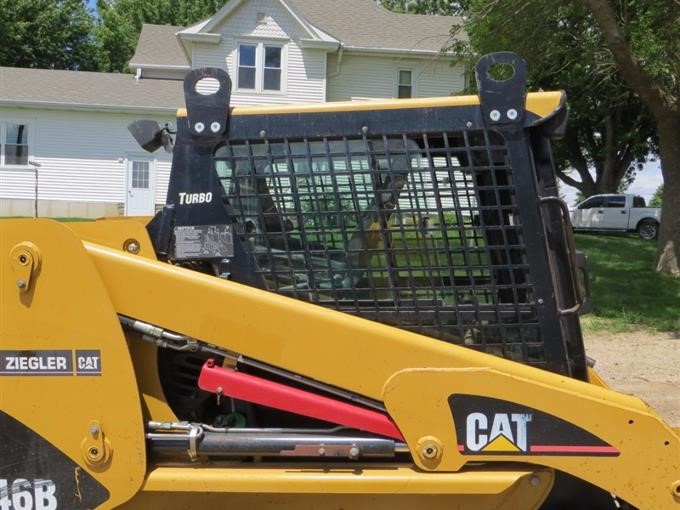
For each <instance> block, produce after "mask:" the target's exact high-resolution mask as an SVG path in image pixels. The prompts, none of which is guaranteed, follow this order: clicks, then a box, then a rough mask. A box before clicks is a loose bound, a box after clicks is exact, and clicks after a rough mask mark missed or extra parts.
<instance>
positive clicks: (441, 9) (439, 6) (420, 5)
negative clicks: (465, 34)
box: [380, 0, 461, 14]
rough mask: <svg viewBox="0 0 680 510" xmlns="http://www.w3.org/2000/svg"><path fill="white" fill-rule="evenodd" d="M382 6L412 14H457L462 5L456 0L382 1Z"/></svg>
mask: <svg viewBox="0 0 680 510" xmlns="http://www.w3.org/2000/svg"><path fill="white" fill-rule="evenodd" d="M380 5H382V6H383V7H385V8H386V9H389V10H391V11H394V12H406V13H410V14H457V13H458V12H459V11H460V9H461V3H460V2H457V1H455V0H381V2H380Z"/></svg>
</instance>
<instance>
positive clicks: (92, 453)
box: [87, 446, 99, 459]
mask: <svg viewBox="0 0 680 510" xmlns="http://www.w3.org/2000/svg"><path fill="white" fill-rule="evenodd" d="M87 454H88V455H89V456H90V458H93V459H94V458H97V456H98V455H99V448H97V447H96V446H92V447H91V448H90V449H89V450H87Z"/></svg>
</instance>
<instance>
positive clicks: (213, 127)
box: [210, 122, 222, 133]
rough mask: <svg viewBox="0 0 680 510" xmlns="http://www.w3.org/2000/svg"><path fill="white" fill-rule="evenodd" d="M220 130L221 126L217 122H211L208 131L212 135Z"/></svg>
mask: <svg viewBox="0 0 680 510" xmlns="http://www.w3.org/2000/svg"><path fill="white" fill-rule="evenodd" d="M221 128H222V124H220V123H219V122H213V123H212V124H210V131H212V132H213V133H217V132H218V131H219V130H220V129H221Z"/></svg>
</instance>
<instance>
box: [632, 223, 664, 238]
mask: <svg viewBox="0 0 680 510" xmlns="http://www.w3.org/2000/svg"><path fill="white" fill-rule="evenodd" d="M637 233H638V235H639V236H640V237H641V238H642V239H644V240H645V241H651V240H652V239H656V236H657V234H658V233H659V224H658V223H657V222H656V221H652V220H646V221H641V222H640V224H639V225H638V228H637Z"/></svg>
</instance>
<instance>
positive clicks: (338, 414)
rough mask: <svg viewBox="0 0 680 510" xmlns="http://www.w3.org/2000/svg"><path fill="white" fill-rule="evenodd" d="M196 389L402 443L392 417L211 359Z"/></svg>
mask: <svg viewBox="0 0 680 510" xmlns="http://www.w3.org/2000/svg"><path fill="white" fill-rule="evenodd" d="M198 387H199V388H201V389H202V390H205V391H210V392H212V393H216V392H217V389H218V388H221V392H222V395H224V396H227V397H232V398H236V399H239V400H245V401H247V402H253V403H254V404H260V405H263V406H267V407H273V408H274V409H280V410H282V411H288V412H290V413H295V414H301V415H303V416H309V417H310V418H316V419H318V420H323V421H327V422H330V423H337V424H339V425H344V426H346V427H351V428H355V429H359V430H364V431H366V432H372V433H374V434H379V435H381V436H386V437H391V438H394V439H398V440H399V441H403V440H404V436H402V435H401V432H399V429H398V428H397V426H396V424H395V423H394V422H393V421H392V418H390V417H389V416H387V415H386V414H383V413H380V412H377V411H372V410H370V409H365V408H363V407H359V406H356V405H353V404H349V403H347V402H340V401H338V400H334V399H332V398H328V397H324V396H322V395H317V394H316V393H311V392H309V391H305V390H300V389H297V388H291V387H290V386H286V385H285V384H280V383H277V382H272V381H268V380H267V379H262V378H260V377H255V376H254V375H250V374H245V373H243V372H236V371H235V370H231V369H225V368H222V367H218V366H215V362H214V361H213V360H208V361H206V362H205V364H204V365H203V368H202V369H201V375H200V377H199V378H198Z"/></svg>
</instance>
